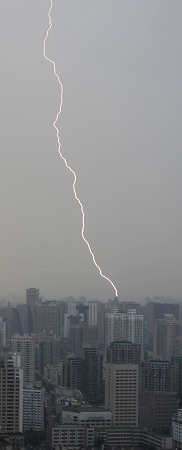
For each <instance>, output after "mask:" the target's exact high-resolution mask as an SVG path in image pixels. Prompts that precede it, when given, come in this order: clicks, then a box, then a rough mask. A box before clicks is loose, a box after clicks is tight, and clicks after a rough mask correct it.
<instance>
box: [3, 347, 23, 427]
mask: <svg viewBox="0 0 182 450" xmlns="http://www.w3.org/2000/svg"><path fill="white" fill-rule="evenodd" d="M0 429H1V433H22V431H23V369H22V368H21V358H20V355H12V356H5V355H0Z"/></svg>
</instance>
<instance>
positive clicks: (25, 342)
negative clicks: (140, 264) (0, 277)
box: [0, 288, 182, 449]
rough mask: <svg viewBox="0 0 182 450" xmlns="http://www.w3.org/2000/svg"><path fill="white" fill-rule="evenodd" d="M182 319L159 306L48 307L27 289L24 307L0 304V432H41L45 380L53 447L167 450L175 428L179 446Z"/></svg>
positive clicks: (68, 302)
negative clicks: (153, 449) (101, 445)
mask: <svg viewBox="0 0 182 450" xmlns="http://www.w3.org/2000/svg"><path fill="white" fill-rule="evenodd" d="M181 318H182V317H181V305H180V304H177V303H173V302H169V301H168V302H165V301H160V299H156V300H155V301H151V300H150V299H146V302H145V304H144V305H140V304H138V303H136V302H119V300H118V298H115V299H114V300H109V301H107V302H106V303H102V302H99V301H87V299H86V298H84V297H81V298H80V299H78V300H77V301H76V300H75V299H74V298H72V297H69V298H67V299H63V300H50V301H42V299H41V297H40V294H39V289H35V288H30V289H27V290H26V302H25V304H17V305H16V306H15V305H10V304H6V302H5V301H1V302H0V433H4V435H9V434H11V436H12V434H14V435H16V433H24V432H25V431H26V430H33V431H41V430H44V428H45V422H44V402H45V398H44V394H45V389H44V387H43V386H42V383H43V384H44V385H45V380H46V383H48V384H49V386H50V389H51V386H52V391H51V392H52V393H51V396H52V397H51V398H52V406H51V409H50V410H51V415H50V416H49V404H48V405H47V411H46V414H48V416H49V420H48V425H47V436H48V437H47V439H48V446H49V448H53V447H55V446H56V445H61V446H64V447H67V446H71V445H72V446H73V447H75V446H77V447H79V444H80V446H85V447H90V446H92V447H94V445H95V444H94V442H95V439H96V437H97V440H98V442H104V443H105V444H106V445H108V446H116V447H117V446H119V443H120V446H122V445H123V448H125V446H126V447H127V445H128V446H129V445H131V446H139V444H140V443H143V445H146V443H147V442H148V445H149V444H150V445H154V444H155V445H156V448H166V449H167V448H168V449H170V448H172V447H170V446H171V445H172V437H171V430H172V427H173V430H174V431H173V434H174V439H175V442H177V443H178V444H179V443H180V439H181V444H182V433H181V435H180V430H181V427H182V420H181V416H182V412H181V410H180V409H179V408H180V407H181V406H182V322H181ZM52 410H54V412H55V414H52ZM85 427H86V428H85ZM103 429H104V431H103ZM131 430H133V432H132V433H131ZM134 430H135V431H134ZM159 432H160V433H163V435H162V438H161V439H159V435H157V434H155V433H159ZM164 433H166V434H165V436H164ZM180 436H181V437H180ZM147 439H148V440H147ZM121 444H122V445H121ZM128 448H129V447H128Z"/></svg>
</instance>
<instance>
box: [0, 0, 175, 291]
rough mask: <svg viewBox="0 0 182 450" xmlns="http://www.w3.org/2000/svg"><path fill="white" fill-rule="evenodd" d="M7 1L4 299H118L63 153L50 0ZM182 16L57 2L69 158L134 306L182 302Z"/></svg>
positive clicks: (2, 135)
mask: <svg viewBox="0 0 182 450" xmlns="http://www.w3.org/2000/svg"><path fill="white" fill-rule="evenodd" d="M0 3H1V26H0V53H1V55H0V57H1V72H0V77H1V102H0V106H1V121H0V124H1V132H0V208H1V214H0V218H1V219H0V223H1V234H0V236H1V247H0V248H1V252H0V296H1V298H2V297H3V296H7V298H8V295H9V294H10V293H12V292H14V293H15V294H16V295H20V296H24V295H25V294H24V293H25V289H26V288H28V287H37V288H40V290H41V293H42V294H43V296H44V297H45V298H47V299H51V298H63V297H65V296H69V295H73V296H75V297H79V296H81V295H85V296H87V297H88V298H89V299H92V298H93V299H99V300H107V299H108V298H113V297H114V294H115V293H114V290H113V288H112V286H111V285H110V284H109V283H108V282H107V281H105V280H104V279H103V278H101V277H100V275H99V272H98V270H97V269H96V268H95V266H94V264H93V262H92V258H91V256H90V254H89V251H88V248H87V246H86V245H85V243H84V242H83V241H82V238H81V223H82V217H81V213H80V208H79V205H78V203H76V201H75V199H74V196H73V191H72V183H73V177H72V175H71V173H70V172H69V171H68V170H67V169H66V167H65V165H64V163H63V161H62V160H61V158H60V156H59V155H58V152H57V141H56V134H55V130H54V128H53V126H52V123H53V121H54V120H55V117H56V114H57V112H58V109H59V100H60V89H59V85H58V83H57V80H56V78H55V76H54V75H53V68H52V65H51V64H50V63H48V62H47V61H46V60H45V59H44V57H43V40H44V38H45V35H46V30H47V28H48V16H47V13H48V9H49V6H50V1H49V0H13V1H12V0H6V1H2V0H1V1H0ZM181 17H182V2H181V0H173V1H172V0H170V1H168V0H161V1H158V0H150V1H146V0H114V1H112V0H87V1H85V0H64V1H63V0H54V7H53V10H52V21H53V27H52V30H51V32H50V34H49V39H48V41H47V55H48V56H49V57H50V58H52V59H54V60H55V62H56V67H57V72H58V74H59V76H60V79H61V81H62V83H63V87H64V101H63V109H62V114H61V116H60V119H59V129H60V137H61V142H62V152H63V154H64V156H65V157H66V158H67V160H68V163H69V164H70V165H71V166H72V167H73V169H74V170H75V171H76V174H77V180H78V181H77V191H78V195H79V196H80V199H81V201H82V202H83V204H84V210H85V215H86V228H85V237H86V238H87V239H88V241H89V242H90V244H91V247H92V249H93V251H94V253H95V257H96V260H97V263H98V264H99V266H100V267H101V269H102V271H103V273H104V274H105V275H106V276H107V277H109V278H110V279H111V280H112V281H113V283H114V284H115V285H116V287H117V289H118V292H119V298H120V299H121V300H131V299H132V300H143V299H144V298H145V297H146V296H151V297H154V296H155V295H164V296H168V295H172V296H174V297H176V298H179V297H180V296H181V294H182V275H181V273H182V151H181V141H182V139H181V138H182V125H181V124H182V27H181Z"/></svg>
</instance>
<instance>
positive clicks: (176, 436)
mask: <svg viewBox="0 0 182 450" xmlns="http://www.w3.org/2000/svg"><path fill="white" fill-rule="evenodd" d="M172 429H173V441H174V442H175V444H176V446H177V447H178V448H182V409H178V411H177V414H174V416H173V418H172Z"/></svg>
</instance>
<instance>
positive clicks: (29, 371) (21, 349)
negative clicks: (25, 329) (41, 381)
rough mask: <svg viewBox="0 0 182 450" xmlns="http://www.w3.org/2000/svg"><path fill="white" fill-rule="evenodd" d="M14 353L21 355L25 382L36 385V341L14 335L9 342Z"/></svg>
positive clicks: (28, 337) (29, 337)
mask: <svg viewBox="0 0 182 450" xmlns="http://www.w3.org/2000/svg"><path fill="white" fill-rule="evenodd" d="M9 348H10V352H12V353H14V352H15V353H20V355H21V365H22V367H23V378H24V381H29V382H31V383H33V384H34V383H35V339H34V337H33V336H29V335H26V334H25V335H24V336H20V335H19V334H14V335H13V336H12V337H11V339H10V340H9Z"/></svg>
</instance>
